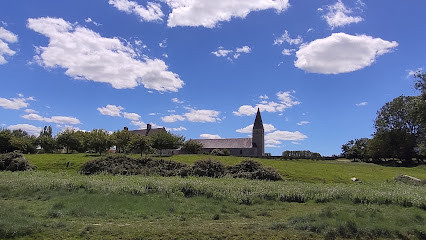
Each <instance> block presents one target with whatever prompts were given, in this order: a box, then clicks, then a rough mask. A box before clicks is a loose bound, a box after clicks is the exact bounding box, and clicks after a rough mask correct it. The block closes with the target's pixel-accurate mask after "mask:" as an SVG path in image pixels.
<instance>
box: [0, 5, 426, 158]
mask: <svg viewBox="0 0 426 240" xmlns="http://www.w3.org/2000/svg"><path fill="white" fill-rule="evenodd" d="M425 8H426V2H425V1H423V0H413V1H404V2H403V1H367V0H362V1H361V0H341V1H340V0H330V1H307V0H300V1H292V0H290V1H287V0H275V1H274V0H215V1H210V0H152V1H140V0H133V1H129V0H109V1H108V0H91V1H82V0H72V1H70V0H64V1H54V0H43V1H24V0H14V1H2V2H1V3H0V81H1V87H0V116H1V117H0V124H1V127H3V128H9V129H16V128H22V129H24V130H27V131H28V132H30V133H32V134H35V135H37V134H38V133H39V131H40V130H41V128H42V127H43V126H45V125H51V126H52V127H53V129H54V131H55V133H56V132H59V131H61V130H63V129H65V128H75V129H80V130H89V131H90V130H92V129H94V128H103V129H106V130H108V131H114V130H121V129H123V127H124V126H128V127H129V129H139V128H145V126H146V124H147V123H151V124H153V125H154V126H164V127H166V128H167V129H169V130H170V131H172V132H174V133H177V134H181V135H183V136H185V137H186V138H187V139H189V138H218V137H221V138H236V137H247V136H249V135H250V134H251V130H250V124H253V121H254V117H255V115H254V114H255V111H256V109H257V107H259V108H260V110H261V111H262V118H263V122H264V124H265V130H266V133H265V140H266V144H267V147H266V150H265V151H266V152H271V153H272V154H273V155H280V154H281V152H282V151H284V150H311V151H314V152H319V153H321V154H323V155H332V154H339V153H340V152H341V150H340V146H341V145H342V144H344V143H345V142H346V141H348V140H350V139H353V138H361V137H369V136H371V134H372V133H373V132H374V128H373V124H374V122H373V121H374V119H375V116H376V112H377V110H379V109H380V107H381V106H382V105H383V104H384V103H386V102H388V101H390V100H392V99H393V98H395V97H397V96H400V95H416V94H417V92H416V91H415V90H414V88H413V80H412V77H411V76H410V73H412V72H413V71H416V70H417V69H423V68H424V67H425V62H426V61H425V60H426V57H425V56H426V55H425V50H426V33H425V31H423V30H424V27H425V23H426V22H425V20H426V19H425V17H424V9H425Z"/></svg>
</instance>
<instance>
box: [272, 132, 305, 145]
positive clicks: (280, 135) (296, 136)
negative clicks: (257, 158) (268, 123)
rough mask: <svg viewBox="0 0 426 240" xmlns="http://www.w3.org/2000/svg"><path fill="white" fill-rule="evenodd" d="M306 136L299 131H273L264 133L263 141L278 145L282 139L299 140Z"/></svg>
mask: <svg viewBox="0 0 426 240" xmlns="http://www.w3.org/2000/svg"><path fill="white" fill-rule="evenodd" d="M306 138H307V136H306V135H305V134H303V133H301V132H299V131H295V132H289V131H275V132H271V133H268V134H266V135H265V143H266V144H270V145H280V144H281V143H282V141H300V140H304V139H306Z"/></svg>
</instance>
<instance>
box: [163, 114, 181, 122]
mask: <svg viewBox="0 0 426 240" xmlns="http://www.w3.org/2000/svg"><path fill="white" fill-rule="evenodd" d="M161 120H162V121H163V122H167V123H172V122H177V121H183V120H185V117H183V116H181V115H169V116H165V117H162V118H161Z"/></svg>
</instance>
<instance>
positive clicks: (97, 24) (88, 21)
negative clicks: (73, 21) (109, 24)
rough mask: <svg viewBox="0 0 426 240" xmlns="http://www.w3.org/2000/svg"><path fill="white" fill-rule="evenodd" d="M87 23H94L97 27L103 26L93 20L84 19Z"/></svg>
mask: <svg viewBox="0 0 426 240" xmlns="http://www.w3.org/2000/svg"><path fill="white" fill-rule="evenodd" d="M84 21H85V22H86V23H93V24H94V25H95V26H101V25H102V24H100V23H97V22H95V21H93V20H92V19H91V18H86V19H84Z"/></svg>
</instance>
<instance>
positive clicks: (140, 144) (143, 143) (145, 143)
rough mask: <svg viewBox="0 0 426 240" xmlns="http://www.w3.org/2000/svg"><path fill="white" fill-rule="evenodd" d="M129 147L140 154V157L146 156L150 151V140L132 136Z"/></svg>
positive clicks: (140, 136)
mask: <svg viewBox="0 0 426 240" xmlns="http://www.w3.org/2000/svg"><path fill="white" fill-rule="evenodd" d="M129 145H130V148H131V149H132V150H136V151H138V152H139V153H140V154H141V157H142V156H143V154H144V153H145V154H147V153H148V152H150V151H152V143H151V139H150V138H149V137H146V136H142V135H140V134H133V135H132V136H131V138H130V143H129Z"/></svg>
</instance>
